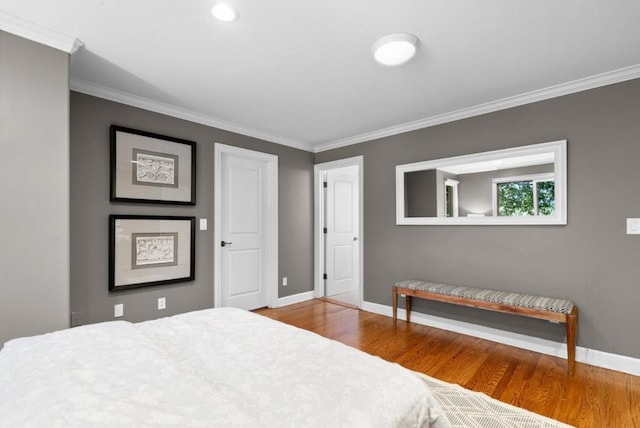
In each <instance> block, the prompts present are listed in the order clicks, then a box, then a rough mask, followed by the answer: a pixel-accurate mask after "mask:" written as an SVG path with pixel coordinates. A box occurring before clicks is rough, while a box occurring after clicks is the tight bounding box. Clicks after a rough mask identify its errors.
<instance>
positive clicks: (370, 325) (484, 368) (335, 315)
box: [256, 300, 640, 428]
mask: <svg viewBox="0 0 640 428" xmlns="http://www.w3.org/2000/svg"><path fill="white" fill-rule="evenodd" d="M256 312H258V313H260V314H262V315H265V316H267V317H270V318H273V319H277V320H280V321H282V322H285V323H287V324H292V325H295V326H297V327H300V328H304V329H306V330H310V331H313V332H316V333H318V334H320V335H322V336H325V337H328V338H331V339H335V340H338V341H340V342H343V343H345V344H347V345H350V346H353V347H355V348H358V349H360V350H362V351H365V352H368V353H370V354H373V355H378V356H380V357H382V358H384V359H385V360H388V361H392V362H396V363H398V364H401V365H403V366H404V367H406V368H408V369H411V370H416V371H419V372H422V373H425V374H427V375H429V376H432V377H435V378H438V379H441V380H444V381H446V382H451V383H457V384H460V385H462V386H464V387H465V388H468V389H472V390H474V391H480V392H483V393H485V394H487V395H489V396H491V397H493V398H495V399H498V400H500V401H503V402H506V403H509V404H513V405H515V406H518V407H522V408H525V409H528V410H530V411H533V412H536V413H539V414H541V415H545V416H548V417H551V418H554V419H557V420H559V421H562V422H565V423H567V424H570V425H574V426H576V427H638V428H640V377H637V376H631V375H626V374H622V373H619V372H615V371H611V370H605V369H601V368H597V367H593V366H588V365H585V364H581V363H576V373H575V375H574V376H572V377H571V376H568V374H567V371H566V361H565V360H563V359H560V358H556V357H551V356H548V355H543V354H538V353H536V352H531V351H526V350H523V349H519V348H513V347H510V346H506V345H501V344H498V343H495V342H490V341H487V340H483V339H477V338H474V337H470V336H464V335H461V334H457V333H451V332H447V331H444V330H439V329H435V328H430V327H425V326H422V325H418V324H407V323H406V322H404V321H398V329H397V330H394V329H393V327H392V320H391V318H388V317H385V316H382V315H377V314H373V313H369V312H364V311H360V310H358V309H353V308H349V307H346V306H341V305H337V304H333V303H331V302H327V301H320V300H311V301H308V302H303V303H299V304H296V305H291V306H286V307H284V308H279V309H260V310H257V311H256Z"/></svg>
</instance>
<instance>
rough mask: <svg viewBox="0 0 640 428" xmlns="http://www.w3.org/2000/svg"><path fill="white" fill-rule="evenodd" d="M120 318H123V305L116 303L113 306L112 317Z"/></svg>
mask: <svg viewBox="0 0 640 428" xmlns="http://www.w3.org/2000/svg"><path fill="white" fill-rule="evenodd" d="M121 316H124V304H123V303H118V304H117V305H114V306H113V317H114V318H120V317H121Z"/></svg>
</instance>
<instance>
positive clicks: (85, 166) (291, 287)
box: [71, 92, 313, 323]
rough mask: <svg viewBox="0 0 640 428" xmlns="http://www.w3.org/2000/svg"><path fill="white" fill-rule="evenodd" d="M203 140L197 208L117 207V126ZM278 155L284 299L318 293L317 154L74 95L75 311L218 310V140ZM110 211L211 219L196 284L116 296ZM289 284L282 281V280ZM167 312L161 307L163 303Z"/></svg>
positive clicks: (88, 315)
mask: <svg viewBox="0 0 640 428" xmlns="http://www.w3.org/2000/svg"><path fill="white" fill-rule="evenodd" d="M111 124H117V125H122V126H127V127H131V128H135V129H140V130H145V131H151V132H155V133H159V134H163V135H169V136H173V137H179V138H184V139H187V140H192V141H196V142H197V143H198V144H197V205H196V206H195V207H193V206H167V205H153V204H132V203H111V202H109V126H110V125H111ZM215 142H218V143H223V144H229V145H233V146H238V147H244V148H248V149H252V150H257V151H262V152H266V153H271V154H275V155H278V166H279V175H278V180H279V206H278V209H279V215H280V219H279V225H278V227H279V245H280V248H279V276H280V277H282V276H287V277H288V286H287V287H282V286H281V285H279V296H280V297H284V296H287V295H292V294H297V293H302V292H305V291H310V290H313V246H312V242H313V154H312V153H309V152H305V151H302V150H297V149H293V148H290V147H285V146H281V145H277V144H272V143H267V142H265V141H261V140H257V139H255V138H251V137H247V136H243V135H238V134H234V133H231V132H226V131H222V130H219V129H215V128H211V127H208V126H204V125H198V124H195V123H192V122H188V121H184V120H180V119H176V118H171V117H167V116H163V115H161V114H157V113H153V112H150V111H145V110H141V109H137V108H134V107H130V106H125V105H122V104H118V103H114V102H111V101H107V100H104V99H100V98H95V97H91V96H88V95H84V94H80V93H76V92H72V93H71V309H72V310H73V311H81V312H82V314H81V316H80V320H81V322H82V323H93V322H100V321H106V320H112V319H113V305H114V304H116V303H124V318H123V319H125V320H129V321H142V320H146V319H153V318H157V317H161V316H169V315H173V314H176V313H181V312H187V311H191V310H197V309H203V308H208V307H212V306H213V245H214V242H213V221H214V218H213V212H214V207H213V176H214V174H213V161H214V143H215ZM109 214H145V215H188V216H196V217H197V218H207V219H208V221H209V230H207V231H200V230H198V231H197V234H196V245H197V248H196V253H197V255H196V280H195V281H193V282H185V283H179V284H173V285H165V286H155V287H146V288H139V289H135V290H128V291H118V292H109V290H108V284H107V278H108V263H107V253H108V233H107V232H108V230H107V225H108V216H109ZM279 283H280V284H281V281H279ZM163 296H164V297H166V298H167V309H166V310H163V311H158V310H157V298H158V297H163Z"/></svg>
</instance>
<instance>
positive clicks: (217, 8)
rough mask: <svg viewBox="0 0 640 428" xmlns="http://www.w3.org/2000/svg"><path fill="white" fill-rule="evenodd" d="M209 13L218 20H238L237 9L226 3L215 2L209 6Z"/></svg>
mask: <svg viewBox="0 0 640 428" xmlns="http://www.w3.org/2000/svg"><path fill="white" fill-rule="evenodd" d="M211 14H212V15H213V17H214V18H216V19H217V20H218V21H222V22H233V21H237V20H238V17H239V15H238V11H237V10H236V9H235V8H233V7H232V6H230V5H228V4H226V3H216V4H215V5H214V6H213V7H212V8H211Z"/></svg>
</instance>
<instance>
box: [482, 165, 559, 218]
mask: <svg viewBox="0 0 640 428" xmlns="http://www.w3.org/2000/svg"><path fill="white" fill-rule="evenodd" d="M493 213H494V215H496V216H499V217H521V216H550V215H554V214H555V181H554V176H553V174H536V175H526V176H518V177H504V178H494V179H493Z"/></svg>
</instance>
